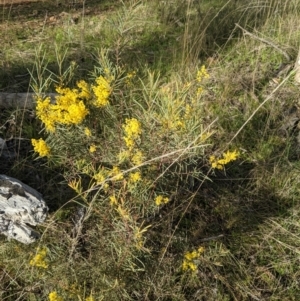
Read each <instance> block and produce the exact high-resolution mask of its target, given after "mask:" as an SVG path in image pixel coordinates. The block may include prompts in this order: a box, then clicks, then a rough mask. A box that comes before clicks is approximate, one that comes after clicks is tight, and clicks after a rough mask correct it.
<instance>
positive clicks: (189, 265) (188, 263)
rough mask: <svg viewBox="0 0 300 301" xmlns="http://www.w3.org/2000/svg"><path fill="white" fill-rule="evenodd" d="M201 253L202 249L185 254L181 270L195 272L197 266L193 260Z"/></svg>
mask: <svg viewBox="0 0 300 301" xmlns="http://www.w3.org/2000/svg"><path fill="white" fill-rule="evenodd" d="M203 252H204V248H203V247H199V248H198V249H197V250H193V251H191V252H186V253H185V254H184V259H183V262H182V270H183V271H187V270H191V271H192V272H195V271H196V270H197V264H196V262H195V260H197V259H198V258H199V257H200V256H201V254H202V253H203Z"/></svg>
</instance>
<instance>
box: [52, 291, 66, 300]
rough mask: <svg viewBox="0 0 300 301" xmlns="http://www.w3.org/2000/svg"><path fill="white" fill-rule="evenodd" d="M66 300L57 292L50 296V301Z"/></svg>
mask: <svg viewBox="0 0 300 301" xmlns="http://www.w3.org/2000/svg"><path fill="white" fill-rule="evenodd" d="M63 300H64V299H63V298H62V297H61V296H59V295H58V294H57V292H55V291H54V292H51V293H50V294H49V301H63Z"/></svg>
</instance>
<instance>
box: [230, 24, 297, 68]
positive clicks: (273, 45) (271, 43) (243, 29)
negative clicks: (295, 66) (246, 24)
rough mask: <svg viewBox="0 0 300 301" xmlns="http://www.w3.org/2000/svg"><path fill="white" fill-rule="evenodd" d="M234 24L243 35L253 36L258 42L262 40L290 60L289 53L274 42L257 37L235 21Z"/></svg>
mask: <svg viewBox="0 0 300 301" xmlns="http://www.w3.org/2000/svg"><path fill="white" fill-rule="evenodd" d="M235 26H236V27H238V28H240V29H241V30H242V31H243V33H244V34H245V35H248V36H250V37H252V38H254V39H256V40H258V41H260V42H263V43H265V44H267V45H269V46H271V47H273V48H274V49H276V50H277V51H278V52H280V53H281V54H282V55H283V56H284V57H285V58H286V59H287V60H288V61H289V62H290V61H291V57H290V55H289V54H288V53H287V52H286V51H284V50H283V49H281V48H280V47H279V46H277V45H276V44H275V43H274V42H272V41H269V40H266V39H263V38H260V37H258V36H257V35H255V34H253V33H251V32H249V31H248V30H246V29H245V28H243V27H242V26H240V25H239V24H237V23H235Z"/></svg>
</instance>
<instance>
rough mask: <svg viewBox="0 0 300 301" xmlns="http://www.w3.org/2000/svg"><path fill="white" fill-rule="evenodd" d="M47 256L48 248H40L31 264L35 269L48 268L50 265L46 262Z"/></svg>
mask: <svg viewBox="0 0 300 301" xmlns="http://www.w3.org/2000/svg"><path fill="white" fill-rule="evenodd" d="M46 256H47V249H46V248H41V249H40V248H38V249H37V253H36V255H35V256H34V257H33V258H32V259H31V260H30V262H29V264H30V265H31V266H34V267H41V268H44V269H47V268H48V264H47V262H46V260H45V258H46Z"/></svg>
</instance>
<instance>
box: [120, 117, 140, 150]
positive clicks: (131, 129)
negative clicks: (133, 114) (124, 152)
mask: <svg viewBox="0 0 300 301" xmlns="http://www.w3.org/2000/svg"><path fill="white" fill-rule="evenodd" d="M123 129H124V132H125V136H124V140H125V143H126V146H127V147H128V149H129V150H132V149H133V147H134V144H135V141H136V140H137V139H138V138H139V136H140V135H141V133H142V129H141V123H140V122H139V121H138V120H137V119H136V118H131V119H128V118H126V120H125V124H123Z"/></svg>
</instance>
